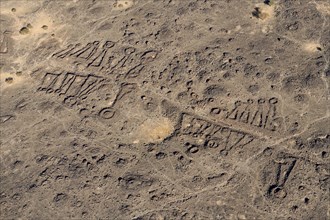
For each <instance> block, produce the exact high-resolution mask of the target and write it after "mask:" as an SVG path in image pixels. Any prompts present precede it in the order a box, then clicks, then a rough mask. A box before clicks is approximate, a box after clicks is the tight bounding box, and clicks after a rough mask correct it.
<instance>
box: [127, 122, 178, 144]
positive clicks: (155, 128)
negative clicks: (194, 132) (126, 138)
mask: <svg viewBox="0 0 330 220" xmlns="http://www.w3.org/2000/svg"><path fill="white" fill-rule="evenodd" d="M173 131H174V125H173V123H172V122H171V121H170V120H169V119H168V118H164V117H159V118H152V119H147V120H146V121H144V122H143V123H142V124H141V125H140V126H138V127H137V129H136V130H135V131H133V132H132V136H133V139H134V143H141V142H142V143H157V142H161V141H163V140H164V139H165V138H166V137H168V136H170V135H171V134H172V133H173Z"/></svg>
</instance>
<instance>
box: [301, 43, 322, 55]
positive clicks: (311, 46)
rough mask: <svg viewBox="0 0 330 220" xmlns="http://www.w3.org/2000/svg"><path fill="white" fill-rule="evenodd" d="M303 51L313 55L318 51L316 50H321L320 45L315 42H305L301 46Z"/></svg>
mask: <svg viewBox="0 0 330 220" xmlns="http://www.w3.org/2000/svg"><path fill="white" fill-rule="evenodd" d="M302 47H303V50H305V51H306V52H309V53H314V52H317V51H319V49H318V48H321V45H320V44H319V43H317V42H306V43H304V44H303V45H302Z"/></svg>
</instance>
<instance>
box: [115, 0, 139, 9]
mask: <svg viewBox="0 0 330 220" xmlns="http://www.w3.org/2000/svg"><path fill="white" fill-rule="evenodd" d="M134 2H135V1H134V0H117V1H116V2H115V3H114V4H113V9H114V10H125V9H127V8H130V7H132V6H133V5H134Z"/></svg>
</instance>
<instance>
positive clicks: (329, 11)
mask: <svg viewBox="0 0 330 220" xmlns="http://www.w3.org/2000/svg"><path fill="white" fill-rule="evenodd" d="M315 4H316V9H317V10H318V11H319V12H321V13H322V14H326V15H330V3H329V2H318V3H316V2H315Z"/></svg>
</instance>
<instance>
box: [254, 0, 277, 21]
mask: <svg viewBox="0 0 330 220" xmlns="http://www.w3.org/2000/svg"><path fill="white" fill-rule="evenodd" d="M255 8H256V9H257V10H258V12H259V16H258V18H259V20H260V21H261V22H269V21H271V20H273V19H274V13H275V6H274V5H266V4H264V3H260V4H256V5H255Z"/></svg>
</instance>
